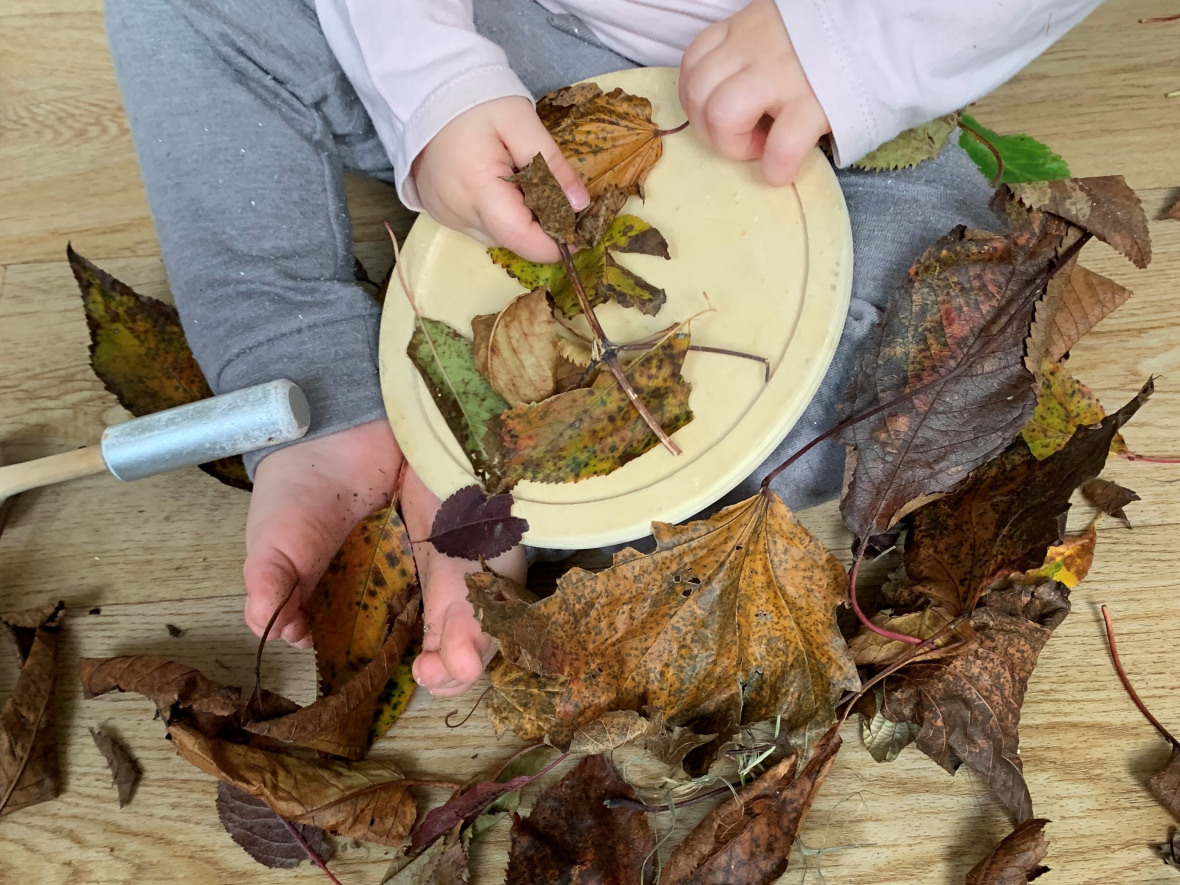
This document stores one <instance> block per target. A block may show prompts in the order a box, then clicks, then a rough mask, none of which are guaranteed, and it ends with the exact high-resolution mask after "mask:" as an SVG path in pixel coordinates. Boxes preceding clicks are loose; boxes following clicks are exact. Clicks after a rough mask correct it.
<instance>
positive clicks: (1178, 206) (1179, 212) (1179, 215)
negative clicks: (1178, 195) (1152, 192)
mask: <svg viewBox="0 0 1180 885" xmlns="http://www.w3.org/2000/svg"><path fill="white" fill-rule="evenodd" d="M1164 218H1165V219H1166V220H1169V221H1180V200H1177V201H1176V202H1175V203H1174V204H1173V205H1172V208H1171V209H1169V210H1168V211H1167V212H1166V213H1165V214H1164Z"/></svg>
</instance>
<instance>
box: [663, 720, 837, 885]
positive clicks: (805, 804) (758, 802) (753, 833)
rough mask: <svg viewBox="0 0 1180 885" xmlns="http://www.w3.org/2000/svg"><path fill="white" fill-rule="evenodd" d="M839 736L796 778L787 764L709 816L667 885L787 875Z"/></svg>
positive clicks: (728, 883) (752, 884)
mask: <svg viewBox="0 0 1180 885" xmlns="http://www.w3.org/2000/svg"><path fill="white" fill-rule="evenodd" d="M839 749H840V735H839V733H838V732H837V730H836V729H835V728H832V729H831V730H830V731H829V732H828V733H827V734H825V735H824V736H823V738H821V739H820V741H819V745H818V746H817V748H816V752H815V755H814V756H812V758H811V761H810V762H808V763H807V765H806V766H805V767H804V768H803V770H802V771H800V772H799V775H798V777H796V776H795V766H796V764H797V760H796V759H795V758H794V757H791V758H790V759H785V760H783V761H782V762H780V763H779V764H778V765H776V766H774V767H773V768H771V769H770V770H769V771H767V772H766V773H765V774H763V775H762V776H761V777H760V778H758V780H756V781H754V783H752V784H750V785H749V786H748V787H746V788H745V789H744V790H742V791H741V792H740V793H738V795H737V796H735V797H733V798H731V799H728V800H726V802H725V803H724V804H722V805H720V806H718V807H717V808H715V809H714V810H713V811H711V812H710V813H709V815H708V817H706V818H705V819H704V820H703V821H701V822H700V824H698V825H697V827H696V829H694V830H693V831H692V832H691V833H689V834H688V836H687V837H686V838H685V840H684V842H682V843H681V845H680V847H679V848H677V849H676V851H674V852H673V853H672V856H671V857H670V858H668V862H667V864H666V865H665V867H664V870H663V873H662V874H661V877H660V881H661V882H663V883H665V885H733V883H735V882H741V883H742V885H770V883H772V882H775V881H777V880H778V877H779V876H781V875H782V874H783V872H784V871H785V870H786V869H787V858H788V857H789V856H790V854H791V848H792V846H793V845H794V844H795V834H796V833H797V832H798V831H799V827H800V825H801V824H802V823H803V820H804V818H806V817H807V812H808V811H809V810H810V809H811V803H812V802H813V801H814V800H815V794H816V793H817V792H818V791H819V788H820V785H821V784H822V783H823V780H824V778H825V777H826V776H827V773H828V771H829V770H830V769H831V767H832V763H833V762H835V760H836V753H837V752H838V751H839Z"/></svg>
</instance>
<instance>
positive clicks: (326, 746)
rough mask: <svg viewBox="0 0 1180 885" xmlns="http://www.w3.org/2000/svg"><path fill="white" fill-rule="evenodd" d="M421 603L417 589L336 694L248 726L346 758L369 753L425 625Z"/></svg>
mask: <svg viewBox="0 0 1180 885" xmlns="http://www.w3.org/2000/svg"><path fill="white" fill-rule="evenodd" d="M418 602H419V595H418V594H417V593H415V594H414V595H413V596H411V597H410V599H409V601H408V602H407V603H406V604H405V607H404V608H403V609H402V610H401V614H399V615H398V616H397V618H396V619H395V620H394V622H393V626H392V627H390V629H389V634H388V635H387V636H386V638H385V641H384V642H383V643H382V644H381V647H380V648H379V649H378V650H377V654H376V655H375V656H374V657H373V659H372V660H371V661H369V663H367V664H366V665H365V666H364V667H363V668H361V670H360V671H359V672H357V674H356V675H355V676H353V677H352V678H351V679H349V680H348V681H347V682H345V683H344V684H343V685H341V686H339V687H338V688H337V689H336V690H335V691H333V692H332V694H330V695H325V696H323V697H321V698H319V699H318V700H317V701H315V703H312V704H309V705H308V706H306V707H303V708H302V709H300V710H296V711H295V712H292V713H288V714H287V715H285V716H279V717H277V718H274V719H267V720H264V721H262V722H249V723H247V724H246V730H247V731H249V732H251V733H253V734H259V735H263V736H265V737H270V738H273V739H275V740H278V741H283V742H285V743H292V744H299V745H300V746H304V747H310V748H311V749H313V750H321V751H323V752H325V753H332V754H333V755H336V756H343V757H344V758H345V759H361V758H363V757H364V755H365V753H366V752H367V751H368V749H369V743H370V740H369V729H370V726H371V725H372V723H373V713H374V710H375V709H376V707H377V702H378V700H379V699H380V698H381V695H382V693H383V692H384V691H385V686H386V685H387V684H388V682H389V680H390V678H391V677H392V676H393V673H394V671H395V670H396V669H397V667H398V664H399V662H400V661H401V659H402V656H403V655H404V654H405V651H406V649H407V648H409V646H410V640H411V639H412V638H413V637H414V635H415V633H416V632H417V630H418V628H419V607H418Z"/></svg>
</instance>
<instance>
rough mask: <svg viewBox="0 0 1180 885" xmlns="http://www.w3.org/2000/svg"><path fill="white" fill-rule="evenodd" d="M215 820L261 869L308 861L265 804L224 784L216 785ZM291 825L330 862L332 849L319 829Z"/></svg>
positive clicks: (299, 846) (295, 865) (288, 832)
mask: <svg viewBox="0 0 1180 885" xmlns="http://www.w3.org/2000/svg"><path fill="white" fill-rule="evenodd" d="M217 819H218V820H220V821H221V826H222V827H224V828H225V831H226V832H227V833H229V836H230V838H231V839H233V840H234V841H235V842H237V843H238V845H240V846H241V848H242V850H243V851H245V852H246V853H247V854H248V855H250V856H251V857H252V858H254V859H255V860H256V861H258V862H259V863H260V864H262V865H263V866H264V867H270V868H271V869H284V870H290V869H294V868H295V867H297V866H299V864H300V863H302V862H303V861H305V860H308V859H309V858H308V856H307V852H306V851H304V850H303V846H302V845H300V844H299V841H298V840H297V839H296V838H295V837H294V836H293V835H292V834H291V831H290V830H288V829H287V827H286V826H285V825H284V824H283V819H282V818H281V817H279V816H278V815H277V814H275V813H274V812H273V811H271V810H270V809H269V808H268V807H267V806H266V803H265V802H263V801H262V800H260V799H255V798H254V797H253V796H251V795H249V794H247V793H243V792H242V791H241V790H239V789H237V788H235V787H231V786H230V785H229V784H227V783H224V782H218V784H217ZM291 826H293V827H295V829H296V830H297V831H298V832H299V835H300V836H301V837H302V838H303V841H304V842H306V843H307V844H308V847H310V848H311V850H312V851H314V852H315V853H316V855H317V856H318V857H319V859H320V860H322V861H325V862H327V861H329V860H331V859H332V855H333V854H334V850H333V848H332V845H331V843H329V842H328V841H327V840H326V839H324V831H323V830H321V829H319V828H318V827H309V826H307V825H306V824H292V825H291Z"/></svg>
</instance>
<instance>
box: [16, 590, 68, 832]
mask: <svg viewBox="0 0 1180 885" xmlns="http://www.w3.org/2000/svg"><path fill="white" fill-rule="evenodd" d="M65 616H66V606H65V603H64V602H58V603H56V604H52V605H45V606H41V607H40V608H34V609H28V610H26V611H19V612H9V613H8V614H5V615H0V624H3V625H4V627H5V629H6V630H7V632H8V634H9V636H11V637H12V640H13V642H14V643H15V644H16V648H17V653H18V654H19V655H20V660H21V669H20V676H18V677H17V680H16V686H15V687H14V688H13V689H12V694H11V695H9V696H8V700H7V701H6V702H5V704H4V707H3V709H0V817H2V816H4V815H6V814H12V812H14V811H19V810H20V809H22V808H28V807H29V806H30V805H37V804H38V803H40V802H45V801H47V800H49V799H53V798H54V797H56V796H57V794H58V792H59V791H60V789H61V773H60V769H59V768H58V761H57V733H56V731H55V730H54V716H53V713H54V705H53V683H54V676H55V673H54V666H55V663H56V661H57V640H58V637H59V636H60V634H61V627H62V622H63V621H64V620H65Z"/></svg>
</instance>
